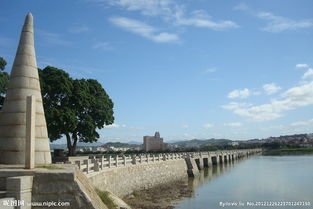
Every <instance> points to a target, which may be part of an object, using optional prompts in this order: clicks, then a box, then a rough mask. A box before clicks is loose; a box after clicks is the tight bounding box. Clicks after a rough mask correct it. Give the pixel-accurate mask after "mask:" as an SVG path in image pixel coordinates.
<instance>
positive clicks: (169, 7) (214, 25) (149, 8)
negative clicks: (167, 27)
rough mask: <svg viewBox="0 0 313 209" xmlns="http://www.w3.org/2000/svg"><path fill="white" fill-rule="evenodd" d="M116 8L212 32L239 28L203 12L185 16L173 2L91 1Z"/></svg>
mask: <svg viewBox="0 0 313 209" xmlns="http://www.w3.org/2000/svg"><path fill="white" fill-rule="evenodd" d="M93 1H95V2H100V3H107V4H109V5H111V6H118V7H121V8H123V9H126V10H128V11H138V12H140V13H141V14H142V15H144V16H154V17H161V18H162V19H163V20H164V21H165V22H167V23H168V22H169V23H172V24H174V25H180V26H193V27H199V28H207V29H212V30H225V29H231V28H237V27H239V26H238V25H237V24H236V23H235V22H233V21H231V20H219V21H215V20H212V18H211V17H210V16H209V15H208V14H207V12H206V11H204V10H194V11H192V12H191V13H190V15H187V14H186V11H185V8H186V7H185V5H183V4H177V3H176V1H174V0H149V1H147V0H93Z"/></svg>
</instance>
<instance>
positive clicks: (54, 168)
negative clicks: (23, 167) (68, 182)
mask: <svg viewBox="0 0 313 209" xmlns="http://www.w3.org/2000/svg"><path fill="white" fill-rule="evenodd" d="M36 168H46V169H49V170H58V169H64V168H63V167H61V166H59V165H55V164H45V165H37V166H36Z"/></svg>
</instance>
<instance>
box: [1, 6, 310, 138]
mask: <svg viewBox="0 0 313 209" xmlns="http://www.w3.org/2000/svg"><path fill="white" fill-rule="evenodd" d="M28 12H32V14H33V16H34V24H35V44H36V46H35V47H36V54H37V62H38V66H39V67H45V66H47V65H52V66H55V67H58V68H61V69H64V70H66V71H67V72H69V73H70V75H71V76H73V77H75V78H82V77H83V78H96V79H97V80H99V81H100V82H101V83H102V85H103V86H104V88H105V89H106V91H107V92H108V94H109V95H110V97H111V98H112V99H113V101H114V104H115V108H114V111H115V118H116V121H115V123H114V124H113V125H111V126H108V127H106V128H104V129H102V130H100V133H101V140H100V141H101V142H106V141H125V142H126V141H142V136H143V135H152V134H154V132H155V131H160V133H161V136H163V137H164V138H165V141H171V140H185V139H192V138H211V137H214V138H230V139H233V140H244V139H250V138H255V137H258V138H262V137H268V136H276V135H282V134H293V133H304V132H313V53H312V49H313V15H312V14H313V2H312V1H311V0H302V1H286V0H275V1H271V2H268V1H261V0H257V1H253V2H252V1H226V0H223V1H221V0H214V1H209V0H208V1H205V0H185V1H178V0H176V1H175V0H75V1H74V0H67V1H61V0H55V1H35V0H28V1H26V0H23V1H12V0H1V10H0V24H1V29H0V56H3V57H4V58H5V59H6V60H7V61H8V66H7V70H8V71H10V70H11V66H12V62H13V58H14V55H15V52H16V48H17V43H18V38H19V35H20V31H21V26H22V24H23V21H24V17H25V15H26V14H27V13H28Z"/></svg>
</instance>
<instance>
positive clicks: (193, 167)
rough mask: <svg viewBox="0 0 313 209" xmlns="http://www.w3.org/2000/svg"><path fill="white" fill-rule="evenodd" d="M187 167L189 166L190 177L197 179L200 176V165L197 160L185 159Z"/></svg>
mask: <svg viewBox="0 0 313 209" xmlns="http://www.w3.org/2000/svg"><path fill="white" fill-rule="evenodd" d="M185 161H186V165H187V174H188V176H189V177H195V176H198V175H199V169H198V165H197V163H196V160H195V159H194V158H192V157H186V158H185Z"/></svg>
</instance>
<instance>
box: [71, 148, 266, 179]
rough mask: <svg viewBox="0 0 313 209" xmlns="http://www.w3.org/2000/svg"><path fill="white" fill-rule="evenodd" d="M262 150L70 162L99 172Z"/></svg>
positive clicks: (108, 157) (96, 158)
mask: <svg viewBox="0 0 313 209" xmlns="http://www.w3.org/2000/svg"><path fill="white" fill-rule="evenodd" d="M256 152H261V149H249V150H223V151H212V152H188V153H187V152H183V153H162V154H141V155H128V156H127V155H122V156H120V155H116V156H113V157H112V156H104V155H94V156H89V158H87V159H86V157H82V159H79V157H77V158H73V159H72V160H70V163H72V164H75V165H77V167H78V169H79V170H81V171H82V172H84V173H86V174H89V173H93V172H98V171H101V170H104V169H109V168H118V167H124V166H132V165H139V164H145V163H156V162H162V161H169V160H178V159H185V158H187V157H190V158H207V157H213V156H226V155H228V156H232V157H233V158H238V157H242V156H245V155H249V154H251V153H256Z"/></svg>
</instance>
